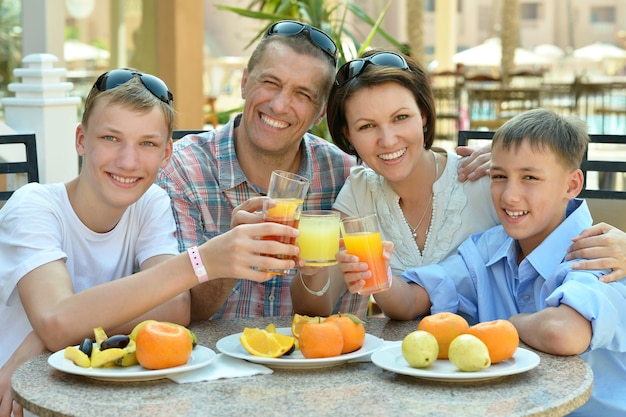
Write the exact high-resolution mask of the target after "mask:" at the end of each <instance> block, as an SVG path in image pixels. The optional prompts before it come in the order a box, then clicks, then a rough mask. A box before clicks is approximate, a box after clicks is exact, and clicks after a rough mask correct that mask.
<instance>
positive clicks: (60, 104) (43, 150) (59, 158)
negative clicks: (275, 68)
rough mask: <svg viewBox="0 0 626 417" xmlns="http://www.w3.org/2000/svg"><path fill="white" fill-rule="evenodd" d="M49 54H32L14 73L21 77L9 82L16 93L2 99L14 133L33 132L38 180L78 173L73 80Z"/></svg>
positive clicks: (50, 180) (61, 178)
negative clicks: (37, 164) (35, 138)
mask: <svg viewBox="0 0 626 417" xmlns="http://www.w3.org/2000/svg"><path fill="white" fill-rule="evenodd" d="M58 61H59V59H58V58H57V57H56V56H54V55H51V54H31V55H27V56H26V57H24V59H23V60H22V64H23V67H22V68H16V69H15V70H14V71H13V74H14V75H15V76H16V77H17V78H20V79H21V80H22V81H21V82H17V83H11V84H9V87H8V88H9V91H11V92H14V93H15V97H6V98H3V99H2V101H1V102H2V105H3V106H4V114H5V122H6V124H7V125H8V126H9V127H11V128H12V129H14V130H15V131H16V132H17V133H33V132H34V133H35V134H36V136H37V159H38V163H39V180H40V182H41V183H53V182H66V181H69V180H71V179H72V178H74V177H75V176H76V175H78V157H77V155H76V149H75V147H74V138H75V132H76V125H77V123H78V106H79V104H80V98H79V97H70V96H69V95H68V93H69V91H71V90H72V88H73V84H72V83H71V82H66V81H64V80H65V75H66V72H67V70H66V69H65V68H54V67H53V64H54V63H56V62H58Z"/></svg>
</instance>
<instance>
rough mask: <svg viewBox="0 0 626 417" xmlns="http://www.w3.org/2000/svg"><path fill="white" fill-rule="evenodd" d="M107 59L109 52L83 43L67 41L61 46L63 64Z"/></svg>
mask: <svg viewBox="0 0 626 417" xmlns="http://www.w3.org/2000/svg"><path fill="white" fill-rule="evenodd" d="M109 57H110V54H109V51H107V50H105V49H101V48H97V47H95V46H91V45H88V44H86V43H83V42H78V41H74V40H69V41H65V43H64V44H63V58H64V59H65V62H74V61H97V60H104V59H109Z"/></svg>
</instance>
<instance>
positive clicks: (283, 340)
mask: <svg viewBox="0 0 626 417" xmlns="http://www.w3.org/2000/svg"><path fill="white" fill-rule="evenodd" d="M239 341H240V342H241V344H242V346H243V347H244V349H246V351H248V353H250V354H251V355H253V356H261V357H264V358H278V357H280V356H282V355H284V354H285V353H287V352H288V351H289V350H291V348H292V347H293V345H294V342H295V338H294V337H291V336H287V335H284V334H280V333H271V332H268V331H267V330H265V329H259V328H250V327H246V328H245V329H244V330H243V333H242V334H241V337H240V338H239Z"/></svg>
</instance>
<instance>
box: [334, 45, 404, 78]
mask: <svg viewBox="0 0 626 417" xmlns="http://www.w3.org/2000/svg"><path fill="white" fill-rule="evenodd" d="M368 64H374V65H379V66H381V67H392V68H399V69H403V70H408V71H410V70H411V69H410V68H409V64H407V63H406V60H405V59H404V57H403V56H402V55H399V54H396V53H395V52H377V53H375V54H372V55H370V56H368V57H366V58H357V59H354V60H352V61H350V62H346V63H345V64H343V65H342V66H341V68H339V71H337V76H336V77H335V85H337V86H342V85H344V84H345V83H347V82H348V81H350V80H351V79H353V78H355V77H358V75H359V74H361V73H362V72H363V70H365V68H366V67H367V65H368Z"/></svg>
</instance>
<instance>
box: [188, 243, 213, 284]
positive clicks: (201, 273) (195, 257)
mask: <svg viewBox="0 0 626 417" xmlns="http://www.w3.org/2000/svg"><path fill="white" fill-rule="evenodd" d="M187 253H188V254H189V260H190V261H191V266H192V267H193V272H194V273H195V274H196V276H197V277H198V282H199V283H200V284H202V283H203V282H207V281H208V280H209V277H208V276H207V274H206V269H205V268H204V264H203V263H202V258H201V257H200V252H198V247H197V246H193V247H191V248H189V249H187Z"/></svg>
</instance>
